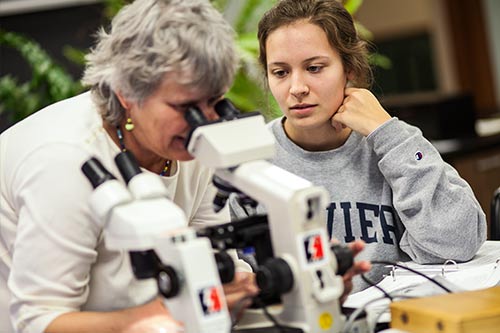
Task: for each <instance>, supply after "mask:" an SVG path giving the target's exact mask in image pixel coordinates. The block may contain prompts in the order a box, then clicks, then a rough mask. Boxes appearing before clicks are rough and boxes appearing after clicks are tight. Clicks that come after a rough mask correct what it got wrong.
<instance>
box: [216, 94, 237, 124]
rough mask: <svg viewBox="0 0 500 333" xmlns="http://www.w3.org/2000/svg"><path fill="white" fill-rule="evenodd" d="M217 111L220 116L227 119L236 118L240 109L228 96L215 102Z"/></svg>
mask: <svg viewBox="0 0 500 333" xmlns="http://www.w3.org/2000/svg"><path fill="white" fill-rule="evenodd" d="M215 112H217V114H218V115H219V117H221V118H223V119H227V120H230V119H233V118H236V116H237V115H238V114H240V111H239V110H238V109H237V108H236V107H235V106H234V105H233V103H231V101H229V99H227V98H224V99H222V100H220V101H219V102H217V104H215Z"/></svg>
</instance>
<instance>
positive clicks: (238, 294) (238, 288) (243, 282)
mask: <svg viewBox="0 0 500 333" xmlns="http://www.w3.org/2000/svg"><path fill="white" fill-rule="evenodd" d="M223 288H224V294H225V296H226V302H227V306H228V307H229V308H230V309H231V308H233V307H235V306H239V305H240V301H242V300H243V299H246V300H245V301H243V309H244V308H246V307H248V306H250V304H251V298H252V297H253V296H256V295H257V294H258V293H259V288H258V287H257V284H256V283H255V274H254V273H249V272H236V274H235V277H234V279H233V281H232V282H230V283H226V284H224V285H223Z"/></svg>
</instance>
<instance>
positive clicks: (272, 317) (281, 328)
mask: <svg viewBox="0 0 500 333" xmlns="http://www.w3.org/2000/svg"><path fill="white" fill-rule="evenodd" d="M254 302H255V304H257V306H259V307H260V308H261V309H262V311H263V312H264V315H265V316H266V318H267V319H269V321H271V322H272V323H273V325H274V327H276V328H277V329H278V330H279V332H282V333H286V328H285V327H284V326H283V325H281V324H280V323H279V322H278V320H277V319H276V318H274V316H273V315H272V314H271V313H270V312H269V311H268V310H267V306H266V305H265V304H264V302H262V300H261V299H259V298H258V297H256V298H255V299H254Z"/></svg>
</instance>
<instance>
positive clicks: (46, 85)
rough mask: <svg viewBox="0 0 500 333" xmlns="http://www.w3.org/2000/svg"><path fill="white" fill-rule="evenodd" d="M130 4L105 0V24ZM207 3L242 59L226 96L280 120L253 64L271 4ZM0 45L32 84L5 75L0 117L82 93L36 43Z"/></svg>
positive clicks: (350, 4)
mask: <svg viewBox="0 0 500 333" xmlns="http://www.w3.org/2000/svg"><path fill="white" fill-rule="evenodd" d="M130 2H131V0H104V1H103V4H104V12H103V15H104V17H105V20H108V21H109V20H111V18H112V17H113V16H114V15H115V14H116V13H117V12H118V11H119V10H120V8H122V7H123V6H124V5H125V4H127V3H130ZM212 3H213V4H214V5H215V7H217V8H218V9H219V10H220V11H221V12H223V13H224V15H225V16H226V18H227V19H228V20H229V21H230V22H231V23H232V25H233V27H234V29H235V31H236V34H237V39H236V43H237V47H238V51H239V53H240V56H241V66H240V69H239V71H238V73H237V75H236V77H235V81H234V85H233V86H232V87H231V89H230V91H229V92H228V93H227V97H228V98H230V99H232V100H233V102H234V103H235V104H236V106H237V107H238V108H240V109H241V110H243V111H244V112H248V111H255V110H260V111H261V112H262V113H263V114H264V116H265V117H266V118H267V119H268V120H269V119H272V118H275V117H277V116H280V115H281V111H280V110H279V108H278V106H277V104H276V102H275V101H274V99H273V98H272V96H271V95H270V93H269V92H268V91H267V89H266V87H265V84H264V81H263V76H262V73H261V70H260V68H259V65H258V63H257V56H258V48H259V45H258V40H257V32H256V28H257V22H258V20H259V19H260V17H261V16H262V14H263V13H264V12H265V11H266V10H267V9H269V8H270V7H271V6H272V5H273V4H274V3H275V1H269V0H244V1H241V0H238V1H234V0H212ZM343 3H344V6H345V7H346V9H347V10H348V11H349V12H350V13H351V14H353V15H354V13H356V11H357V10H358V8H359V7H360V6H361V4H362V3H363V0H345V1H343ZM356 27H357V29H358V31H359V32H360V34H361V35H362V36H363V37H364V38H365V39H368V40H370V39H371V38H372V36H371V33H370V32H369V31H368V30H367V29H366V28H364V27H363V26H362V25H361V24H360V23H359V22H356ZM0 44H3V45H6V46H8V47H12V48H14V49H16V50H17V51H18V52H19V53H20V54H21V55H22V56H23V58H24V59H25V60H26V61H27V62H28V64H29V65H30V67H31V69H32V73H33V74H32V78H31V80H30V81H29V82H26V83H22V84H21V83H19V82H18V80H17V79H16V78H14V77H12V76H10V75H7V76H4V77H1V78H0V114H1V113H2V112H6V111H8V112H9V118H10V119H9V120H10V121H11V122H16V121H19V120H21V119H23V118H24V117H26V116H28V115H30V114H31V113H33V112H35V111H37V110H39V109H41V108H42V107H44V106H46V105H48V104H51V103H53V102H56V101H59V100H61V99H64V98H68V97H71V96H74V95H75V94H77V93H79V92H80V91H81V90H82V86H81V85H80V83H79V82H77V81H75V80H74V79H73V78H72V77H71V76H70V75H69V74H68V73H67V71H66V70H65V69H64V68H62V67H61V66H59V65H57V64H56V63H55V62H54V61H53V60H52V59H51V57H50V56H49V55H48V54H47V53H46V52H45V51H44V50H43V49H42V48H41V47H40V46H39V45H38V44H37V43H36V42H35V41H33V40H30V39H29V38H27V37H24V36H22V35H20V34H16V33H14V32H6V31H2V30H0ZM63 52H64V55H65V56H66V57H67V58H68V59H70V60H72V61H73V62H75V63H77V64H81V65H82V66H83V63H84V60H83V57H84V55H85V53H84V51H82V50H78V49H75V48H73V47H71V46H65V47H64V49H63ZM371 62H372V64H374V65H375V66H379V67H383V68H387V67H388V66H390V60H389V59H387V58H386V57H384V56H382V55H379V54H376V53H373V54H372V55H371Z"/></svg>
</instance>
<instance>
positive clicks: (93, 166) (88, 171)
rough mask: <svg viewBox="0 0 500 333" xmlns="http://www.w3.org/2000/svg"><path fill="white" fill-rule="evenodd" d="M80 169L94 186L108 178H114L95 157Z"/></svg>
mask: <svg viewBox="0 0 500 333" xmlns="http://www.w3.org/2000/svg"><path fill="white" fill-rule="evenodd" d="M82 171H83V173H84V175H85V176H86V177H87V178H88V180H89V181H90V183H91V184H92V186H93V187H94V188H97V187H98V186H99V185H101V184H102V183H104V182H106V181H108V180H111V179H116V178H115V176H113V175H112V174H111V173H110V172H109V171H108V170H107V169H106V168H105V167H104V166H103V165H102V163H101V161H99V160H98V159H97V158H95V157H92V158H91V159H89V160H88V161H87V162H85V163H84V164H83V165H82Z"/></svg>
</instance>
